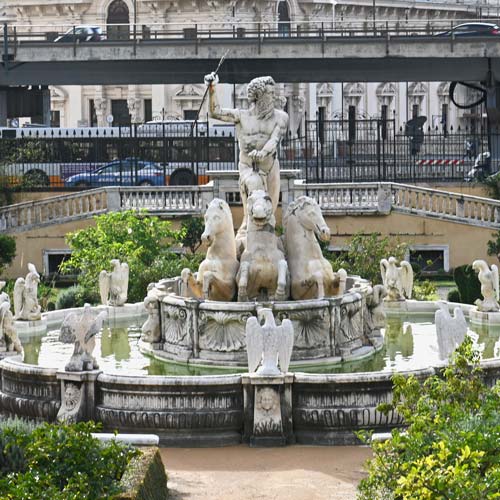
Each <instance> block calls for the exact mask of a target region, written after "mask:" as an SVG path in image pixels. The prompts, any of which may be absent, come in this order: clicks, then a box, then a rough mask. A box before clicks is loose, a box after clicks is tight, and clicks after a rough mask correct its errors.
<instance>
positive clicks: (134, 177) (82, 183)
mask: <svg viewBox="0 0 500 500" xmlns="http://www.w3.org/2000/svg"><path fill="white" fill-rule="evenodd" d="M64 185H65V186H66V187H100V186H163V185H165V177H164V175H163V170H162V169H161V168H159V167H158V166H156V165H155V164H154V163H152V162H147V161H142V160H136V159H134V158H126V159H125V160H114V161H112V162H111V163H108V164H107V165H104V166H103V167H100V168H98V169H96V170H94V171H92V172H81V173H79V174H76V175H72V176H71V177H68V178H67V179H66V180H65V181H64Z"/></svg>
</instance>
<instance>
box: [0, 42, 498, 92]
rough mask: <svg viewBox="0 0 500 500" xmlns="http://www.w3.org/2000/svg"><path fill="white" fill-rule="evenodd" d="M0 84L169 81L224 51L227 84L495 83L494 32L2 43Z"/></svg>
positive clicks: (199, 69) (208, 64)
mask: <svg viewBox="0 0 500 500" xmlns="http://www.w3.org/2000/svg"><path fill="white" fill-rule="evenodd" d="M2 50H3V54H2V61H3V63H2V65H3V69H0V86H1V85H50V84H52V85H76V84H78V85H92V84H102V85H105V84H173V83H177V84H179V83H192V82H198V81H201V78H202V75H204V74H206V73H208V72H210V71H212V70H213V69H214V68H215V67H216V66H217V63H218V61H219V59H220V57H221V56H222V55H223V54H224V53H226V51H228V55H227V59H226V61H225V63H224V65H223V66H222V69H221V71H220V79H221V81H222V82H227V83H244V82H248V81H249V80H250V79H251V78H253V77H255V76H258V75H262V74H271V75H273V77H274V78H275V80H276V81H278V82H323V81H328V82H335V81H343V82H348V81H353V82H354V81H355V82H369V81H376V82H379V81H451V80H459V81H486V80H490V81H493V80H497V81H500V43H499V41H498V39H497V38H496V37H489V38H487V37H478V38H457V39H453V38H452V37H436V36H425V35H415V36H390V35H389V34H387V35H386V36H356V37H350V36H327V35H325V34H324V33H323V34H322V35H321V36H307V37H290V38H283V37H281V38H279V37H276V38H273V37H268V38H266V37H265V36H261V35H259V36H256V37H250V38H241V39H238V38H232V37H223V36H218V37H210V38H208V37H197V38H195V39H183V38H165V39H158V40H135V41H134V40H132V41H129V40H125V41H103V42H96V43H81V44H72V43H54V42H45V41H29V40H27V41H19V40H17V41H14V42H13V41H11V40H9V41H8V43H7V42H5V41H4V44H3V49H2Z"/></svg>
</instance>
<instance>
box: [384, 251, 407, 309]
mask: <svg viewBox="0 0 500 500" xmlns="http://www.w3.org/2000/svg"><path fill="white" fill-rule="evenodd" d="M400 264H401V265H400V267H398V266H397V260H396V259H395V258H394V257H389V260H387V259H382V260H381V261H380V274H381V275H382V281H383V283H384V286H385V287H386V289H387V297H386V298H385V299H384V300H386V301H391V302H392V301H399V300H405V298H407V299H411V293H412V289H413V269H412V267H411V265H410V263H409V262H406V260H402V261H401V263H400Z"/></svg>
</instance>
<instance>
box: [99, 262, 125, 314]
mask: <svg viewBox="0 0 500 500" xmlns="http://www.w3.org/2000/svg"><path fill="white" fill-rule="evenodd" d="M110 262H111V265H112V266H113V270H112V271H111V272H108V271H101V272H100V273H99V293H100V295H101V303H102V304H103V305H105V306H123V305H124V304H125V302H127V291H128V275H129V268H128V264H126V263H125V262H123V263H122V264H120V261H119V260H118V259H112V260H111V261H110Z"/></svg>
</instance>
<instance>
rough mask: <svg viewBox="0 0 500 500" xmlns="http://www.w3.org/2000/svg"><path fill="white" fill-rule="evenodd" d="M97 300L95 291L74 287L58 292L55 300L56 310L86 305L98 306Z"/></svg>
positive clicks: (78, 286) (97, 295) (97, 296)
mask: <svg viewBox="0 0 500 500" xmlns="http://www.w3.org/2000/svg"><path fill="white" fill-rule="evenodd" d="M99 300H100V299H99V294H98V293H97V291H90V290H86V289H85V288H83V287H82V286H80V285H74V286H70V287H69V288H64V289H63V290H61V291H60V292H59V294H58V295H57V299H56V309H69V308H71V307H82V306H83V305H84V304H86V303H88V304H98V303H99Z"/></svg>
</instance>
